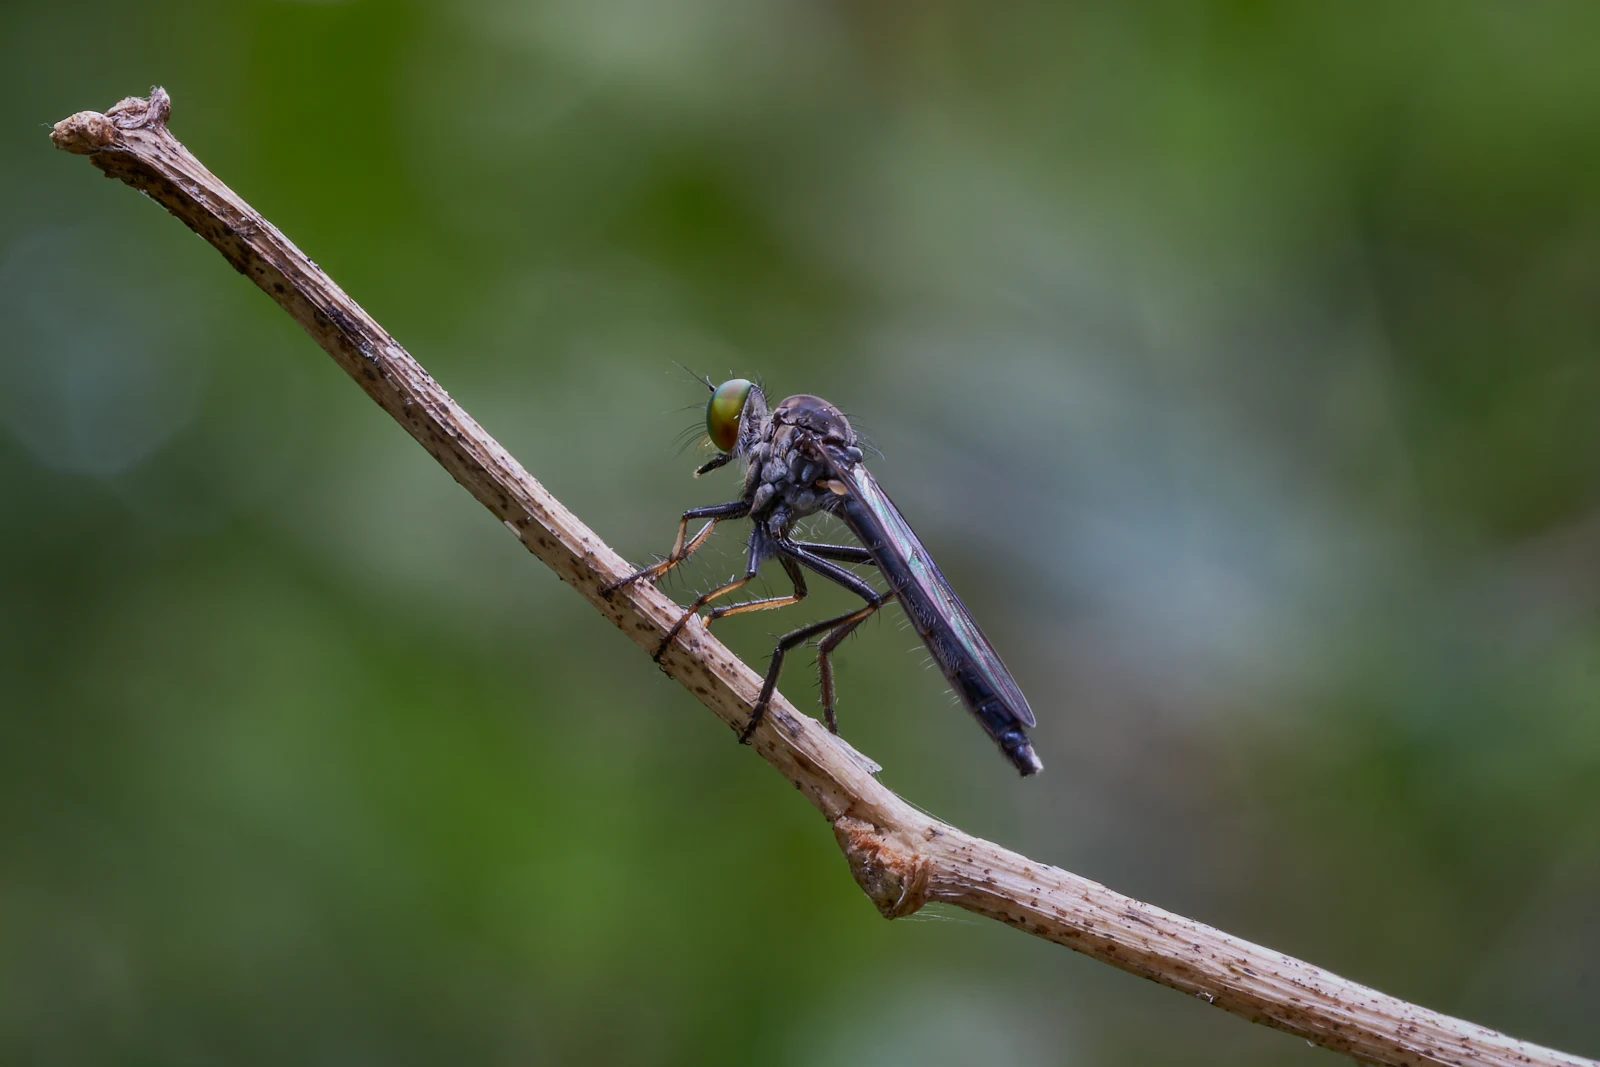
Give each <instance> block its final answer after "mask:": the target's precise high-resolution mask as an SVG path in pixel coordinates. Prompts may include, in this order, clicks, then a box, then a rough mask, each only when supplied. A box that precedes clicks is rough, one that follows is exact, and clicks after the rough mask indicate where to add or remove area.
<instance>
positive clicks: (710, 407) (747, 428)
mask: <svg viewBox="0 0 1600 1067" xmlns="http://www.w3.org/2000/svg"><path fill="white" fill-rule="evenodd" d="M771 422H772V419H771V416H769V415H768V414H767V398H766V395H765V394H763V393H762V392H761V387H760V386H759V385H756V384H755V383H754V382H751V381H747V380H746V379H744V378H730V379H728V380H727V381H725V382H723V383H722V384H721V385H719V386H716V387H714V388H713V389H712V390H711V402H710V403H708V404H707V405H706V436H707V437H709V438H710V439H711V443H712V444H714V445H716V446H717V455H715V456H713V457H712V458H711V459H710V460H708V461H707V462H706V463H704V464H702V465H701V466H700V469H699V470H697V471H695V472H694V474H695V477H696V478H698V477H700V475H702V474H705V473H706V472H707V471H713V470H716V469H717V468H718V467H721V466H723V465H724V464H726V463H728V462H729V461H731V460H734V459H748V458H750V454H751V452H753V451H754V450H755V448H756V446H757V445H758V444H759V443H760V442H761V441H762V440H763V438H765V437H766V436H768V432H769V430H770V427H771Z"/></svg>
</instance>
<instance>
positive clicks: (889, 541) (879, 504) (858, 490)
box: [826, 450, 1035, 773]
mask: <svg viewBox="0 0 1600 1067" xmlns="http://www.w3.org/2000/svg"><path fill="white" fill-rule="evenodd" d="M826 451H827V460H828V467H829V469H830V471H831V473H832V474H833V476H834V478H835V479H837V480H838V481H839V482H840V483H842V485H843V487H844V489H845V495H846V496H847V498H849V497H853V498H854V502H855V506H856V507H859V508H860V509H861V510H863V511H865V512H866V513H867V515H868V516H870V517H871V519H872V520H874V521H875V524H876V525H877V526H878V527H879V528H880V530H879V531H878V532H880V533H881V534H882V536H881V537H869V536H866V535H867V531H864V530H857V531H856V535H857V536H858V537H860V538H861V539H862V541H863V543H865V544H866V547H867V549H868V550H869V551H871V552H872V554H873V556H874V557H875V558H877V559H878V563H879V569H880V570H881V571H882V572H883V573H884V575H885V576H888V577H890V578H891V579H892V578H893V576H894V575H896V574H902V575H905V576H906V580H908V581H911V582H914V583H915V584H916V585H917V586H918V587H919V589H920V591H921V593H922V594H923V597H924V598H925V599H926V600H927V601H928V602H929V603H931V604H933V605H935V606H936V607H937V608H938V609H939V610H940V611H941V612H942V614H943V615H944V621H945V623H946V625H948V627H949V629H950V630H951V631H952V632H953V636H954V637H955V639H956V640H957V641H958V642H959V643H960V644H961V645H962V647H963V648H964V649H965V651H966V653H967V654H968V655H969V656H970V657H971V659H972V660H973V661H974V662H973V666H974V667H976V668H977V670H978V671H979V672H980V673H981V674H982V675H983V677H984V680H985V681H987V682H988V683H989V685H990V686H991V687H992V688H993V689H994V691H995V693H997V694H998V695H999V696H1000V697H1001V699H1003V700H1004V701H1005V703H1006V704H1007V705H1009V708H1010V711H1011V712H1012V714H1014V715H1015V716H1016V717H1017V719H1018V720H1020V721H1021V722H1022V724H1023V725H1024V726H1033V725H1035V723H1034V719H1033V709H1032V708H1030V707H1028V700H1027V698H1026V697H1024V696H1023V695H1022V690H1021V689H1020V688H1018V686H1017V682H1016V679H1014V678H1012V677H1011V672H1010V671H1009V670H1007V669H1006V665H1005V664H1004V663H1002V662H1001V660H1000V654H999V653H998V652H996V651H995V650H994V646H993V645H991V644H990V643H989V639H988V638H987V637H985V636H984V635H983V631H982V630H980V629H978V624H977V623H976V622H973V621H972V616H971V615H970V614H968V612H967V608H966V605H964V604H962V603H961V599H960V598H959V597H957V596H956V593H955V590H954V589H951V588H950V583H949V581H947V580H946V579H945V576H944V574H943V573H942V572H940V570H939V565H938V564H936V563H935V562H934V561H933V557H932V556H930V555H929V554H928V550H927V549H926V548H924V547H923V545H922V542H921V541H920V540H918V539H917V535H916V534H915V533H914V532H913V531H912V529H911V525H910V524H909V523H908V522H906V520H905V516H903V515H901V514H900V509H899V508H897V507H895V506H894V501H892V500H890V499H889V494H888V493H885V492H884V491H883V489H882V488H881V487H880V486H879V485H878V481H877V479H876V478H874V477H873V476H872V474H871V472H869V471H868V470H867V468H866V466H865V465H863V464H861V463H859V462H850V461H849V460H847V459H846V458H845V457H843V456H839V455H836V454H834V453H833V452H832V451H831V450H826ZM848 510H853V509H850V508H847V511H848ZM852 525H854V523H852ZM890 553H893V555H894V556H895V557H896V558H894V559H885V558H883V557H884V556H885V555H888V554H890ZM908 599H909V598H905V597H903V598H902V600H908ZM906 607H907V610H908V611H909V610H910V609H911V605H910V604H909V603H907V604H906ZM913 621H914V622H915V621H916V620H913ZM919 629H920V627H919ZM926 638H927V635H926V634H924V639H926ZM934 651H935V654H936V656H937V651H938V650H937V649H935V650H934ZM1025 773H1026V772H1025Z"/></svg>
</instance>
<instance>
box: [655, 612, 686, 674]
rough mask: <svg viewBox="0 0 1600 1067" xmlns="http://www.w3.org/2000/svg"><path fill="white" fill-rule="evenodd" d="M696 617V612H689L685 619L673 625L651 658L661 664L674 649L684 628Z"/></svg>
mask: <svg viewBox="0 0 1600 1067" xmlns="http://www.w3.org/2000/svg"><path fill="white" fill-rule="evenodd" d="M694 615H695V613H694V612H692V611H691V612H688V613H687V614H685V615H684V616H683V618H681V619H679V620H678V621H677V622H675V623H673V624H672V629H670V630H668V631H667V633H666V636H664V637H662V638H661V643H660V644H659V645H657V646H656V650H655V651H654V652H652V653H650V658H651V659H653V660H655V661H656V662H657V663H660V662H661V657H662V656H665V655H666V654H667V649H669V648H671V647H672V642H674V641H676V640H677V639H678V635H679V634H681V633H683V628H684V626H686V625H687V624H688V622H689V620H690V619H691V618H693V617H694Z"/></svg>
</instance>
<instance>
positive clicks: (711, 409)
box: [706, 378, 750, 452]
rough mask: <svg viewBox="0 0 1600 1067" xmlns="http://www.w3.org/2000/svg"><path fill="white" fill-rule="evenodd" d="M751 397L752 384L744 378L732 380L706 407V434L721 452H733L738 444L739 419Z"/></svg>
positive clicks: (722, 385)
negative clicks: (745, 403)
mask: <svg viewBox="0 0 1600 1067" xmlns="http://www.w3.org/2000/svg"><path fill="white" fill-rule="evenodd" d="M749 397H750V383H749V382H748V381H746V380H745V379H744V378H730V379H728V380H727V381H725V382H723V383H722V384H721V385H719V386H717V388H716V390H715V391H714V392H713V393H712V394H711V403H709V404H707V405H706V433H707V434H709V435H710V436H711V443H712V444H714V445H716V446H717V448H718V449H719V450H721V451H723V452H731V451H732V450H733V446H734V445H735V444H736V443H737V442H738V440H739V417H740V416H741V415H743V414H744V402H745V401H746V400H747V399H749Z"/></svg>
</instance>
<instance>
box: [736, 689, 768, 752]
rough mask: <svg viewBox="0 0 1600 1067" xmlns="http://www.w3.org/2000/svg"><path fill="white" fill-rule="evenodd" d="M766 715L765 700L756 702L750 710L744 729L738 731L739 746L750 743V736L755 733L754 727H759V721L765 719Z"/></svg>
mask: <svg viewBox="0 0 1600 1067" xmlns="http://www.w3.org/2000/svg"><path fill="white" fill-rule="evenodd" d="M766 714H767V701H765V700H762V701H759V702H757V704H756V706H755V707H753V708H751V709H750V719H749V721H748V722H746V723H745V724H744V729H743V730H740V731H739V743H740V744H741V745H748V744H749V743H750V735H751V734H753V733H755V732H756V727H757V726H760V725H761V720H762V719H763V718H765V717H766Z"/></svg>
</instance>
